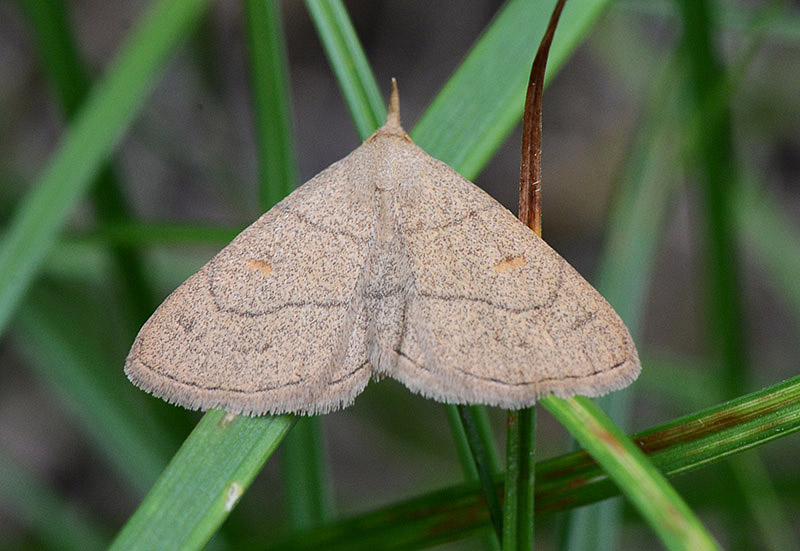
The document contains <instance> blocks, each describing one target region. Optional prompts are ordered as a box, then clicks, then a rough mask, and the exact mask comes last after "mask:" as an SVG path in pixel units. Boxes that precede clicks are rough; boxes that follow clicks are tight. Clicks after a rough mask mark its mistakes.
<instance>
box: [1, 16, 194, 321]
mask: <svg viewBox="0 0 800 551" xmlns="http://www.w3.org/2000/svg"><path fill="white" fill-rule="evenodd" d="M207 4H208V0H201V1H195V0H162V1H161V2H159V3H158V4H156V5H155V6H154V7H153V8H152V9H151V10H150V11H149V12H148V13H147V14H146V15H145V16H144V17H143V19H142V22H141V24H140V26H139V27H138V29H137V30H136V31H135V32H134V33H133V35H132V36H131V37H130V40H129V41H128V42H127V43H126V44H125V46H124V47H123V49H122V50H121V52H120V54H119V56H118V57H117V58H116V60H115V61H114V62H113V65H112V67H111V69H110V70H109V72H108V75H107V76H106V77H105V78H104V79H103V80H102V81H101V82H99V83H98V85H97V87H96V88H95V89H94V90H93V91H92V94H91V96H90V98H89V100H88V102H87V103H86V104H85V106H84V108H83V110H82V111H81V112H80V113H79V114H78V115H77V116H76V118H75V120H74V123H73V125H72V126H71V128H70V130H69V132H68V133H67V135H66V137H65V138H64V141H63V142H62V143H61V145H60V146H59V148H58V150H57V151H56V152H55V154H54V155H53V156H52V157H51V159H50V161H49V163H48V165H47V167H46V168H45V169H44V171H43V172H42V174H41V175H40V176H39V177H38V178H37V180H36V182H35V183H34V185H33V189H32V190H31V191H30V192H29V193H28V195H27V196H26V197H25V199H24V201H23V202H22V204H20V205H19V207H18V208H17V211H16V213H15V215H14V217H13V218H12V220H11V223H10V225H9V228H8V232H7V233H6V235H5V237H4V239H3V242H2V243H0V333H2V332H3V330H4V329H5V328H6V325H7V323H8V320H9V318H10V317H11V314H12V313H13V312H14V309H15V308H16V307H17V305H18V304H19V301H20V299H21V298H22V295H23V294H24V293H25V291H26V290H27V289H28V287H29V286H30V283H31V281H32V280H33V279H34V278H35V277H36V273H37V272H38V270H39V269H40V267H41V263H42V261H43V260H44V259H45V257H46V255H47V253H48V251H49V250H50V249H51V247H52V245H53V244H54V243H55V240H56V236H57V234H58V232H59V230H60V229H61V227H62V226H63V224H64V223H65V221H66V219H67V216H68V215H69V214H70V213H71V212H72V209H73V208H74V207H75V206H76V205H77V203H78V201H79V200H80V198H81V197H82V195H83V194H84V192H85V191H86V189H87V188H88V187H89V184H90V183H91V181H92V178H93V177H94V175H95V174H96V173H97V171H98V170H99V169H100V166H101V164H102V163H103V161H105V159H106V158H107V157H108V155H109V154H110V153H111V151H112V150H113V148H114V146H115V144H116V143H117V141H118V139H119V138H120V136H121V135H122V134H123V132H124V131H125V129H126V128H127V126H128V124H130V122H131V120H132V119H133V117H134V115H135V114H136V111H137V108H138V107H139V105H140V104H141V101H142V99H143V98H144V96H145V95H146V94H147V92H148V91H149V90H150V88H151V87H152V86H153V85H154V83H155V80H156V77H157V75H158V72H159V69H160V68H161V67H162V66H163V65H164V63H165V62H166V60H167V58H168V56H169V54H170V53H171V52H172V50H173V49H174V47H175V46H176V45H177V44H178V42H179V41H180V39H181V38H182V37H183V36H185V34H186V33H187V32H188V31H189V30H190V29H191V27H192V26H193V24H194V23H195V22H196V21H197V19H198V18H199V17H200V15H201V14H202V13H203V11H204V10H205V7H206V6H207Z"/></svg>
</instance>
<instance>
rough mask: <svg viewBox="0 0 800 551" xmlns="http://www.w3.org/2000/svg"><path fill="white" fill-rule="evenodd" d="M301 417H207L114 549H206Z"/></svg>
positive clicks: (214, 414) (214, 412) (218, 413)
mask: <svg viewBox="0 0 800 551" xmlns="http://www.w3.org/2000/svg"><path fill="white" fill-rule="evenodd" d="M295 419H296V418H295V417H293V416H287V415H284V416H280V417H258V418H253V417H236V416H233V415H229V414H226V413H225V412H224V411H220V410H211V411H209V412H208V413H206V414H205V415H204V416H203V418H202V419H201V421H200V422H199V423H198V424H197V427H195V429H194V431H192V433H191V434H190V435H189V437H188V438H187V439H186V441H185V442H184V443H183V446H181V449H180V450H178V453H177V454H175V457H174V458H173V459H172V461H171V462H170V464H169V466H168V467H167V468H166V469H165V470H164V472H163V473H162V475H161V477H160V478H159V479H158V482H156V485H155V486H154V487H153V489H152V490H150V493H149V494H147V497H146V498H145V500H144V501H143V502H142V504H141V505H140V506H139V508H138V509H137V510H136V512H135V513H134V515H133V516H132V517H131V518H130V519H129V520H128V522H127V523H126V524H125V526H124V527H123V528H122V531H121V532H120V533H119V534H118V535H117V537H116V539H115V540H114V542H113V544H112V545H111V547H110V549H111V550H112V551H122V550H125V549H130V550H134V549H200V548H201V547H202V546H203V545H205V544H206V542H208V540H209V539H210V538H211V536H212V535H213V534H214V532H215V531H216V530H217V528H218V527H219V525H220V524H221V523H222V521H223V520H225V518H227V516H228V514H230V512H231V510H232V509H233V507H234V505H236V503H237V502H238V501H239V498H240V497H241V495H242V494H243V493H244V491H245V490H246V489H247V487H248V486H249V485H250V483H251V482H252V480H253V478H254V477H255V475H256V474H258V472H259V471H260V470H261V467H262V466H263V465H264V463H265V462H266V460H267V459H268V458H269V456H270V455H272V452H273V451H275V448H276V447H277V446H278V444H279V443H280V441H281V439H282V438H283V437H284V436H285V435H286V433H287V432H288V431H289V429H291V428H292V425H294V422H295Z"/></svg>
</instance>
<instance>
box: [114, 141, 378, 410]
mask: <svg viewBox="0 0 800 551" xmlns="http://www.w3.org/2000/svg"><path fill="white" fill-rule="evenodd" d="M357 152H358V150H356V152H354V153H353V154H351V155H350V156H348V157H346V158H345V159H343V160H341V161H339V162H337V163H335V164H333V165H331V167H329V168H328V169H326V170H325V171H323V172H321V173H320V174H319V175H317V176H316V177H314V178H313V179H312V180H310V181H309V182H308V183H306V184H305V185H303V186H302V187H300V188H299V189H298V190H296V191H295V192H294V193H292V194H291V195H290V196H289V197H287V198H286V199H284V201H282V202H281V203H279V204H278V205H277V206H276V207H274V208H273V209H271V210H270V211H269V212H267V213H266V214H264V215H263V216H262V217H261V218H259V219H258V220H257V221H256V222H255V223H253V224H252V225H251V226H249V227H248V228H247V229H245V230H244V231H243V232H242V233H241V234H239V235H238V236H237V237H236V238H235V239H234V240H233V241H232V242H231V243H230V244H229V245H228V246H227V247H225V248H224V249H223V250H222V251H220V253H219V254H217V255H216V256H215V257H214V258H213V259H212V260H211V261H209V262H208V263H207V264H206V265H205V266H203V268H202V269H201V270H200V271H199V272H197V273H196V274H194V275H193V276H191V277H190V278H189V279H188V280H187V281H186V282H185V283H183V284H182V285H181V286H180V287H179V288H178V289H176V290H175V291H174V292H173V293H172V294H171V295H170V296H169V297H168V298H167V299H166V300H165V301H164V303H163V304H162V305H161V306H160V307H159V308H158V310H156V312H155V313H154V314H153V316H152V317H151V318H150V319H149V320H148V321H147V323H146V324H145V325H144V327H142V329H141V331H140V332H139V335H138V337H137V339H136V341H135V343H134V345H133V348H132V349H131V352H130V354H129V356H128V359H127V361H126V365H125V371H126V373H127V374H128V377H129V378H130V379H131V380H132V381H133V382H134V383H135V384H136V385H138V386H140V387H141V388H143V389H145V390H147V391H149V392H151V393H153V394H155V395H156V396H159V397H161V398H164V399H166V400H168V401H170V402H173V403H177V404H180V405H182V406H184V407H188V408H191V409H203V410H206V409H209V408H213V407H220V408H223V409H225V410H227V411H229V412H232V413H245V414H256V415H258V414H263V413H283V412H298V413H322V412H327V411H331V410H335V409H339V408H341V407H343V406H345V405H348V404H350V403H352V401H353V399H354V398H355V396H356V395H357V394H358V393H359V392H361V390H362V389H363V388H364V386H365V385H366V384H367V382H368V381H369V377H370V374H371V370H372V368H371V366H370V365H369V363H368V361H367V357H366V344H365V327H366V315H367V314H366V312H365V311H364V308H363V301H362V300H361V299H360V298H359V296H360V295H359V290H358V287H359V285H360V278H361V272H362V268H363V265H364V260H365V258H366V254H367V245H368V243H369V241H370V235H371V231H372V229H371V228H372V226H373V221H374V200H373V199H372V196H371V192H370V190H369V189H368V188H366V187H364V186H363V185H360V181H356V180H355V179H354V180H352V181H351V175H352V173H353V171H352V166H351V165H352V162H353V159H352V158H353V157H354V156H356V157H357V156H358V155H357Z"/></svg>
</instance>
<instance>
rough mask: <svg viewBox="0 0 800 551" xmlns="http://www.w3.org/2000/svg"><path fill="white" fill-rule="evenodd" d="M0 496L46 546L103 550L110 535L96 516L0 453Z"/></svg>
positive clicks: (72, 549)
mask: <svg viewBox="0 0 800 551" xmlns="http://www.w3.org/2000/svg"><path fill="white" fill-rule="evenodd" d="M0 496H2V499H3V500H4V501H5V502H6V504H7V505H8V507H7V509H6V510H7V511H8V512H10V513H12V514H13V516H14V517H17V518H19V519H20V520H21V521H23V522H24V523H25V524H27V525H29V526H30V527H31V529H32V532H33V533H35V534H36V536H37V537H38V538H39V539H40V540H41V542H42V543H45V544H47V548H48V549H55V550H64V551H92V550H94V549H97V550H98V551H99V550H100V549H105V547H106V543H107V542H108V540H109V538H108V535H107V534H105V533H104V530H103V529H102V528H101V527H100V524H99V522H98V521H96V520H95V519H92V518H90V517H89V516H88V515H87V514H86V513H84V512H83V511H79V510H77V509H75V508H74V506H73V505H72V504H70V503H69V502H67V501H66V500H65V499H63V498H61V497H59V496H57V495H55V494H54V493H53V492H52V490H50V488H49V487H48V486H47V485H45V484H43V483H42V482H41V481H39V480H38V479H36V477H34V476H33V475H31V474H29V473H28V472H27V471H26V470H25V469H24V468H23V467H22V466H21V465H18V464H17V463H16V462H15V461H13V460H12V459H11V458H10V457H7V456H6V455H5V453H4V452H0Z"/></svg>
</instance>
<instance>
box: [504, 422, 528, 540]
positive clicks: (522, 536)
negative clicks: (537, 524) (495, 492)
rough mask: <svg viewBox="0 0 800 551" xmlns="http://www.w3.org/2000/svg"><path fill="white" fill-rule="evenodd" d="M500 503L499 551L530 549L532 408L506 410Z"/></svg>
mask: <svg viewBox="0 0 800 551" xmlns="http://www.w3.org/2000/svg"><path fill="white" fill-rule="evenodd" d="M507 419H508V420H507V424H508V431H507V432H506V434H507V436H506V438H507V440H506V475H505V476H506V478H505V490H504V495H505V500H504V502H503V551H514V550H517V549H519V550H523V549H533V541H534V522H533V521H534V493H535V492H534V489H535V482H536V453H535V450H536V408H535V407H532V408H528V409H523V410H516V411H509V412H508V413H507Z"/></svg>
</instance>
